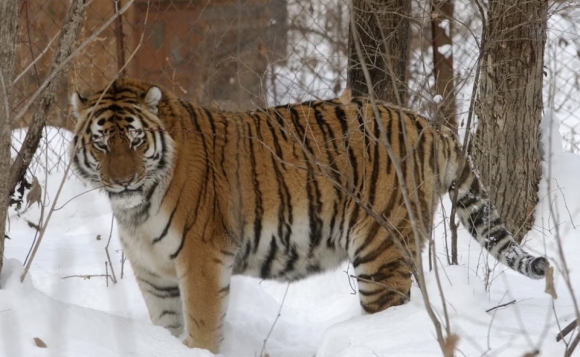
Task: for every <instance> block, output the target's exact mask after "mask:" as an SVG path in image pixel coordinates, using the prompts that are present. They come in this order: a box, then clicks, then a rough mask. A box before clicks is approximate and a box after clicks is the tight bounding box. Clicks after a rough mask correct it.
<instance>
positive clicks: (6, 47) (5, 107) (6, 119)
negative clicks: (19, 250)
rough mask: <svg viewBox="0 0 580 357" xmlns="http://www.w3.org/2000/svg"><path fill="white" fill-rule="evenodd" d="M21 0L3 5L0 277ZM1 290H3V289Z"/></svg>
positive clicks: (9, 0) (0, 35) (0, 34)
mask: <svg viewBox="0 0 580 357" xmlns="http://www.w3.org/2000/svg"><path fill="white" fill-rule="evenodd" d="M19 2H20V1H19V0H3V1H2V2H0V19H2V21H0V275H1V273H2V266H3V260H4V259H3V258H4V240H5V232H6V212H7V208H8V202H9V200H8V192H9V191H8V178H9V176H8V172H9V171H8V168H9V167H10V141H11V135H10V134H11V131H10V112H11V111H10V103H11V101H10V95H11V89H12V80H13V78H14V60H15V58H16V39H17V37H18V3H19ZM0 288H2V287H1V286H0Z"/></svg>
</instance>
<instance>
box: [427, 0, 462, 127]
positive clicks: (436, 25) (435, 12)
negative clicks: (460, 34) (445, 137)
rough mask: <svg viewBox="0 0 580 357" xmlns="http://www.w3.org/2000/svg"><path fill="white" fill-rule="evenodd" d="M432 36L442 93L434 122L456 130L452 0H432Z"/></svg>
mask: <svg viewBox="0 0 580 357" xmlns="http://www.w3.org/2000/svg"><path fill="white" fill-rule="evenodd" d="M431 39H432V43H433V70H434V73H435V91H436V92H437V94H438V95H440V96H441V101H440V102H439V103H438V109H437V113H436V117H435V122H436V123H437V124H440V125H441V124H442V125H446V126H448V127H450V128H453V130H454V131H455V132H457V119H456V111H457V105H456V102H455V82H454V78H455V73H454V71H453V2H452V0H432V1H431Z"/></svg>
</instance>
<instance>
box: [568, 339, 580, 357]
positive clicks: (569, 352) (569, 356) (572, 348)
mask: <svg viewBox="0 0 580 357" xmlns="http://www.w3.org/2000/svg"><path fill="white" fill-rule="evenodd" d="M578 342H580V334H578V335H576V337H575V338H574V340H572V343H571V344H570V346H568V348H567V349H566V353H564V357H571V356H572V353H573V352H574V350H575V349H576V346H578Z"/></svg>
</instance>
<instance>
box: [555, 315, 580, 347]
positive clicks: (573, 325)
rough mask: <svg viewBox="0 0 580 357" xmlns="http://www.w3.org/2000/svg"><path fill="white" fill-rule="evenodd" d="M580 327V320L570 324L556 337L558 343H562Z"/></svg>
mask: <svg viewBox="0 0 580 357" xmlns="http://www.w3.org/2000/svg"><path fill="white" fill-rule="evenodd" d="M579 326H580V320H578V319H576V320H574V321H572V322H570V323H569V324H568V326H566V327H564V328H563V329H562V331H560V333H559V334H558V335H556V341H557V342H560V341H561V340H562V339H563V338H564V337H566V335H568V334H569V333H570V332H572V331H573V330H574V329H575V328H576V327H579Z"/></svg>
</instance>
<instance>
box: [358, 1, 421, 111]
mask: <svg viewBox="0 0 580 357" xmlns="http://www.w3.org/2000/svg"><path fill="white" fill-rule="evenodd" d="M351 11H353V16H352V17H351V19H354V24H353V21H351V23H350V27H351V28H350V31H349V37H348V48H349V59H348V87H349V88H350V89H351V90H352V93H353V95H355V96H360V95H363V96H364V95H368V94H369V90H368V88H369V86H368V84H367V81H366V80H365V75H364V69H363V66H362V65H361V61H360V60H359V53H358V52H357V46H356V45H355V43H354V41H355V37H353V31H356V38H358V41H359V43H360V45H361V46H360V50H361V52H362V53H361V54H362V57H363V60H364V64H365V65H366V68H367V69H368V71H369V74H370V78H371V81H372V83H369V84H370V85H371V86H372V88H373V91H374V95H375V96H376V98H378V99H382V100H386V101H389V102H392V103H396V104H399V105H403V106H404V105H405V104H406V102H407V57H408V42H409V16H410V11H411V1H410V0H382V1H375V0H353V8H352V9H351ZM353 26H354V28H353Z"/></svg>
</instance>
